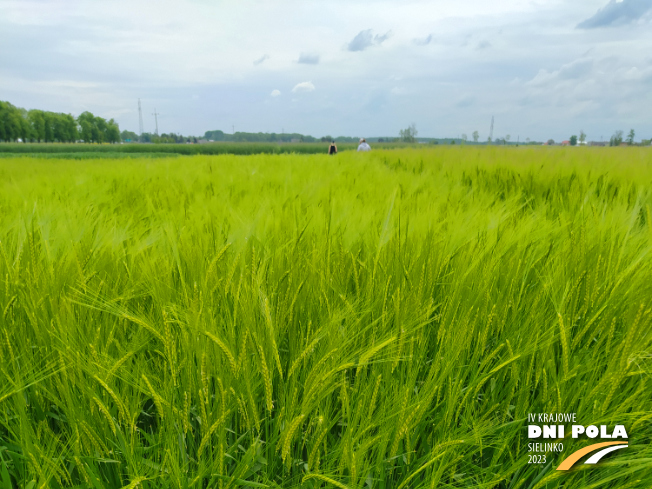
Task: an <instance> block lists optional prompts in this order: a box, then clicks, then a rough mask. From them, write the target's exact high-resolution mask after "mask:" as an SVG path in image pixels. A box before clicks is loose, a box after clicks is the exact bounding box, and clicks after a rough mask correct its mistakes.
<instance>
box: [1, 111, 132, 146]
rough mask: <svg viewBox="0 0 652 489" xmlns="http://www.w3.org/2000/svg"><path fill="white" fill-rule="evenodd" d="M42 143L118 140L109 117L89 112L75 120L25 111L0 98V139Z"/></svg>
mask: <svg viewBox="0 0 652 489" xmlns="http://www.w3.org/2000/svg"><path fill="white" fill-rule="evenodd" d="M19 140H20V141H23V142H28V141H31V142H38V143H41V142H45V143H54V142H58V143H74V142H76V141H80V140H81V141H84V142H87V143H119V142H120V129H119V127H118V123H117V122H115V121H114V120H113V119H110V120H108V121H107V120H105V119H103V118H101V117H97V116H95V115H93V114H91V113H90V112H83V113H82V114H81V115H79V117H77V118H76V119H75V118H74V117H73V116H72V115H70V114H61V113H58V112H48V111H44V110H29V111H27V110H25V109H21V108H19V107H15V106H13V105H12V104H10V103H9V102H2V101H0V141H3V142H8V141H14V142H17V141H19Z"/></svg>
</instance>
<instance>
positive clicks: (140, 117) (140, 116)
mask: <svg viewBox="0 0 652 489" xmlns="http://www.w3.org/2000/svg"><path fill="white" fill-rule="evenodd" d="M138 130H139V131H140V133H139V134H138V135H139V136H140V137H141V138H142V137H143V133H144V132H145V130H144V129H143V109H142V108H141V106H140V99H138Z"/></svg>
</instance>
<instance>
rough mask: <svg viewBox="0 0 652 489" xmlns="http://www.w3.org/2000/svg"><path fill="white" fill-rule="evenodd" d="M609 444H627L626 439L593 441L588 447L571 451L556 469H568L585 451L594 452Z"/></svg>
mask: <svg viewBox="0 0 652 489" xmlns="http://www.w3.org/2000/svg"><path fill="white" fill-rule="evenodd" d="M611 445H627V442H626V441H606V442H604V443H594V444H593V445H589V446H588V447H584V448H581V449H580V450H578V451H576V452H573V453H571V454H570V455H569V456H568V457H566V459H565V460H564V461H563V462H562V463H561V464H560V465H559V467H557V470H568V469H570V468H571V467H572V466H573V465H574V464H575V462H577V461H578V460H579V459H581V458H582V457H583V456H584V455H586V454H587V453H591V452H595V451H596V450H598V449H600V448H603V447H609V446H611Z"/></svg>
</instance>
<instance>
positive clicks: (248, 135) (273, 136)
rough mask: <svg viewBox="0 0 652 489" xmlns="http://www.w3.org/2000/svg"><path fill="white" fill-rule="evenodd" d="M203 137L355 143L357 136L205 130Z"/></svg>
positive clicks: (220, 139)
mask: <svg viewBox="0 0 652 489" xmlns="http://www.w3.org/2000/svg"><path fill="white" fill-rule="evenodd" d="M204 139H206V140H207V141H215V142H230V143H319V142H322V143H325V142H330V141H332V140H335V141H336V142H338V143H356V142H358V138H354V137H347V136H338V137H332V136H323V137H321V138H316V137H313V136H307V135H305V134H299V133H295V132H293V133H281V134H278V133H275V132H271V133H269V132H236V133H234V134H227V133H225V132H224V131H219V130H218V131H206V133H205V134H204Z"/></svg>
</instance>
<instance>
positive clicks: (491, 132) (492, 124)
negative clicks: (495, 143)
mask: <svg viewBox="0 0 652 489" xmlns="http://www.w3.org/2000/svg"><path fill="white" fill-rule="evenodd" d="M493 137H494V116H493V115H492V116H491V127H490V128H489V142H491V140H492V138H493Z"/></svg>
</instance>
